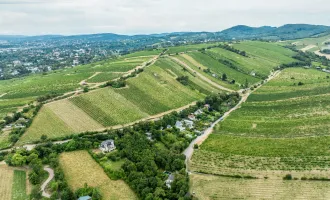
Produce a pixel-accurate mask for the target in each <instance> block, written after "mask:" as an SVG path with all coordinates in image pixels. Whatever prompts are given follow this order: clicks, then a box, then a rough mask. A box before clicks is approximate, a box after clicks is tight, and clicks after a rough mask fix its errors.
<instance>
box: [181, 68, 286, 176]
mask: <svg viewBox="0 0 330 200" xmlns="http://www.w3.org/2000/svg"><path fill="white" fill-rule="evenodd" d="M280 72H281V71H275V72H273V73H271V75H269V77H268V78H267V79H266V81H265V83H266V82H268V81H270V80H272V79H273V78H275V77H276V76H278V75H279V74H280ZM261 86H262V84H260V85H259V86H258V87H257V88H255V89H254V90H253V91H251V90H249V91H248V92H247V93H245V94H243V95H242V96H241V100H240V101H239V102H238V103H237V104H236V106H235V107H233V108H232V109H230V110H229V111H227V112H226V113H225V114H223V116H221V117H220V118H219V119H218V120H216V121H215V122H213V123H212V124H211V125H210V127H209V128H207V129H206V130H205V131H204V132H203V134H202V135H200V136H198V137H197V138H196V139H195V140H193V141H192V142H191V143H190V144H189V146H188V147H187V148H186V149H185V150H184V151H183V154H184V155H185V156H186V161H185V162H186V167H187V171H188V162H189V161H190V159H191V157H192V155H193V153H194V145H195V144H198V145H201V144H202V143H203V142H204V141H205V140H206V139H207V138H208V137H209V135H211V134H212V132H213V129H214V127H215V126H216V125H217V124H218V123H220V122H222V121H223V120H225V119H226V118H227V117H228V116H229V115H230V113H232V112H234V111H235V110H237V109H239V108H240V107H241V105H242V104H243V103H244V102H246V100H247V98H248V97H249V96H250V95H251V94H252V93H253V92H254V91H256V90H257V89H259V88H260V87H261Z"/></svg>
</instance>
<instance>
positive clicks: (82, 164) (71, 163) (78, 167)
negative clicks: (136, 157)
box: [60, 151, 137, 200]
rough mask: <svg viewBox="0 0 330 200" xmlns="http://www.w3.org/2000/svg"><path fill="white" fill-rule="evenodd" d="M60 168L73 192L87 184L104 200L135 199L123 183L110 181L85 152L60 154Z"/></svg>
mask: <svg viewBox="0 0 330 200" xmlns="http://www.w3.org/2000/svg"><path fill="white" fill-rule="evenodd" d="M60 166H61V167H62V169H63V170H64V175H65V178H66V180H67V181H68V184H69V186H70V187H71V188H72V190H74V191H75V190H77V189H79V188H82V187H84V184H85V183H87V184H88V185H89V186H91V187H97V188H99V189H100V191H101V194H102V196H103V199H105V200H117V199H137V197H136V196H135V194H134V192H133V191H132V190H131V189H130V188H129V187H128V185H126V183H125V182H124V181H122V180H117V181H113V180H111V179H110V178H109V177H108V176H107V175H106V174H105V173H104V171H103V169H102V168H101V167H100V166H99V165H98V164H97V163H96V162H95V161H94V160H93V158H92V157H91V156H90V155H89V154H88V152H86V151H75V152H70V153H63V154H61V155H60Z"/></svg>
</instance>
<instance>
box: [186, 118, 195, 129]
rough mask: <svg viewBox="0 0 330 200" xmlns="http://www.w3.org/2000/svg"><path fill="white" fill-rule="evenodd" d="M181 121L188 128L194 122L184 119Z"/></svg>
mask: <svg viewBox="0 0 330 200" xmlns="http://www.w3.org/2000/svg"><path fill="white" fill-rule="evenodd" d="M183 122H184V124H185V125H186V126H187V127H188V128H190V129H192V128H194V122H193V121H191V120H187V119H184V120H183Z"/></svg>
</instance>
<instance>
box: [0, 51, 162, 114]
mask: <svg viewBox="0 0 330 200" xmlns="http://www.w3.org/2000/svg"><path fill="white" fill-rule="evenodd" d="M152 53H155V54H154V55H156V53H158V51H154V52H152ZM127 56H129V55H127ZM153 57H154V56H152V55H150V56H143V57H131V58H125V57H123V58H118V59H109V60H105V61H101V62H96V63H92V64H88V65H81V66H76V67H74V68H66V69H62V70H55V71H52V72H47V73H44V74H35V75H30V76H26V77H22V78H15V79H10V80H2V81H0V95H1V97H0V108H1V109H0V110H1V111H0V116H5V115H6V114H7V113H9V112H14V111H16V110H17V108H18V107H21V106H23V105H26V104H27V103H29V102H31V101H33V100H35V99H36V98H37V97H38V96H42V95H46V94H50V93H57V94H61V93H65V92H69V91H73V90H76V89H77V88H79V87H80V85H79V83H80V82H81V81H82V80H86V79H87V78H89V77H90V76H92V75H93V74H94V73H96V72H101V74H99V76H96V77H95V78H94V79H92V82H96V81H107V80H111V79H113V78H117V77H118V74H116V73H113V72H126V71H129V70H131V69H134V68H135V67H136V66H139V65H142V63H144V62H147V61H149V60H150V59H152V58H153ZM103 72H104V73H105V74H102V73H103ZM107 74H108V75H109V77H108V76H107Z"/></svg>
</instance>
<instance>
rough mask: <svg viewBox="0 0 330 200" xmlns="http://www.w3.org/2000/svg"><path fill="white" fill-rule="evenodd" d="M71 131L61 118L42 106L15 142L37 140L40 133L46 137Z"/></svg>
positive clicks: (57, 135) (64, 134) (59, 135)
mask: <svg viewBox="0 0 330 200" xmlns="http://www.w3.org/2000/svg"><path fill="white" fill-rule="evenodd" d="M73 133H74V131H73V130H71V129H70V128H68V126H67V125H66V124H65V122H64V121H63V120H61V119H60V118H59V117H57V116H56V114H55V113H54V112H52V110H51V109H50V108H48V107H47V106H44V107H43V108H41V110H40V111H39V113H38V115H37V116H36V117H35V119H34V120H33V122H32V125H31V126H30V127H29V128H28V129H27V131H26V132H25V133H24V134H23V135H22V137H21V138H20V140H19V141H18V142H17V145H22V144H25V143H31V142H33V141H36V140H39V139H40V137H41V136H42V135H47V136H48V138H54V137H61V136H66V135H70V134H73Z"/></svg>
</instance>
